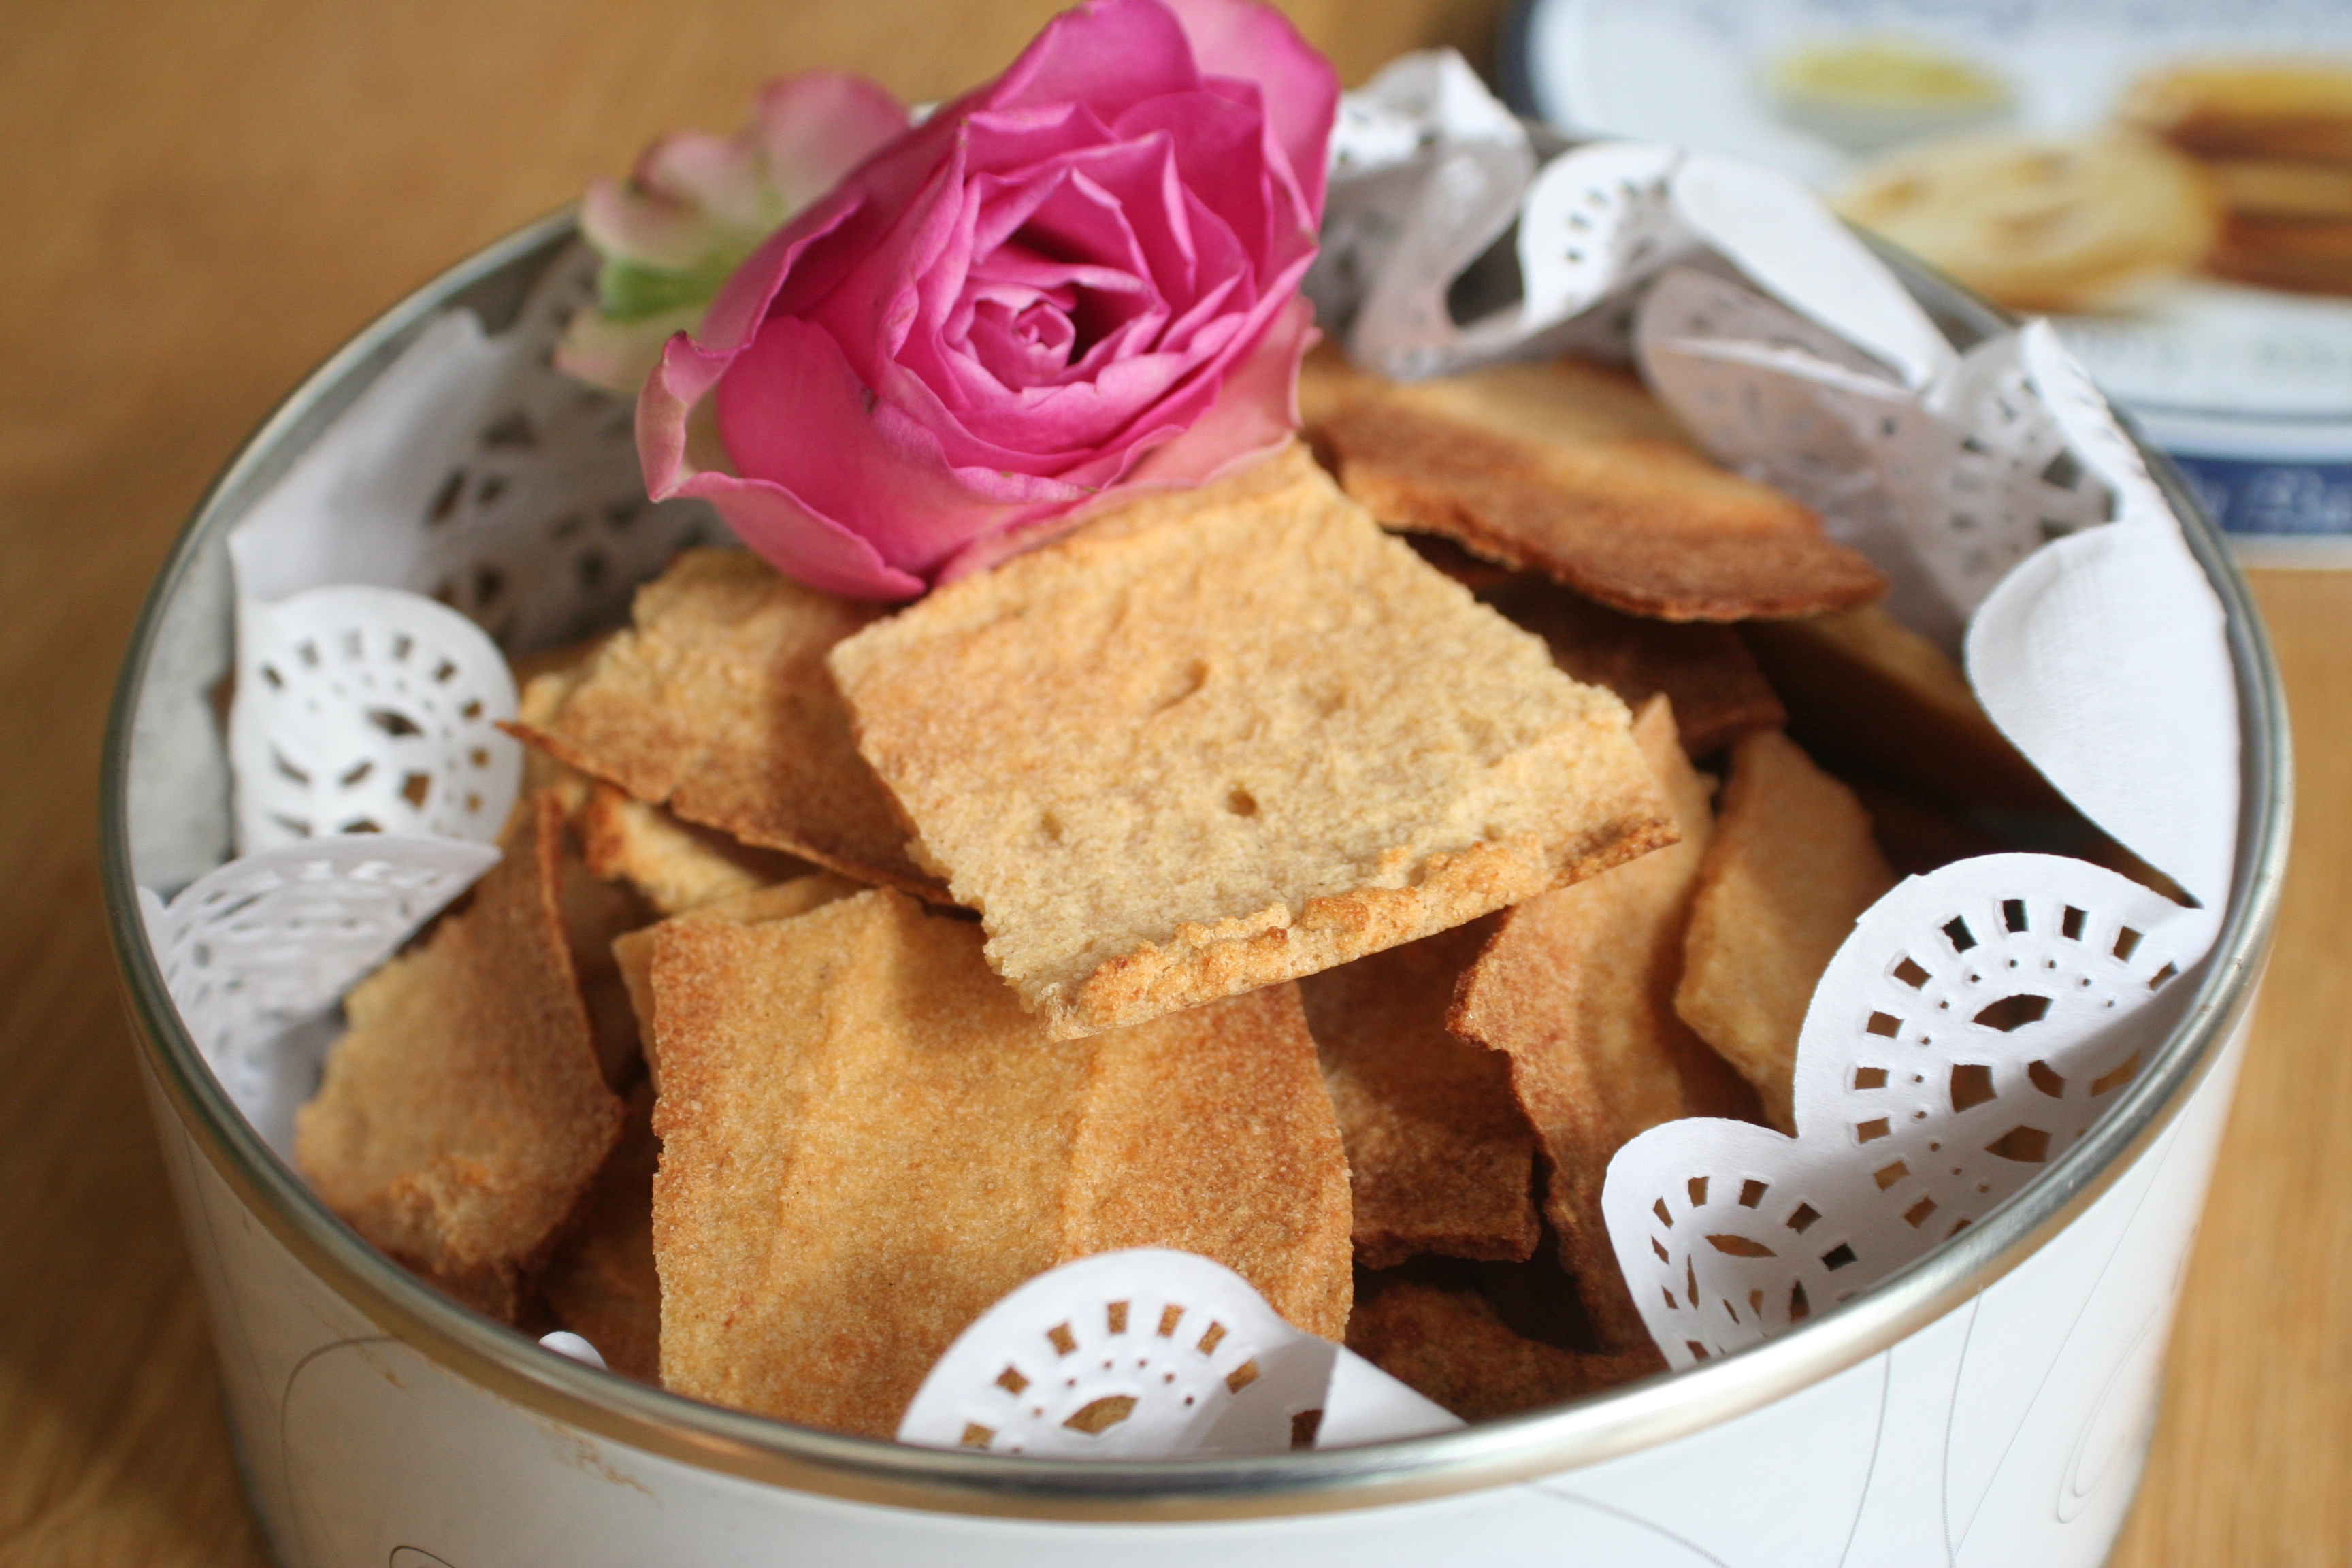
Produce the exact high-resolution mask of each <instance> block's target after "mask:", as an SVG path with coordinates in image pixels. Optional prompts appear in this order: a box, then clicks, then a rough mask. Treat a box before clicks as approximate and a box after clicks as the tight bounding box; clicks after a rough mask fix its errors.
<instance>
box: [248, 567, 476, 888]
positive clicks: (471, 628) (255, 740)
mask: <svg viewBox="0 0 2352 1568" xmlns="http://www.w3.org/2000/svg"><path fill="white" fill-rule="evenodd" d="M514 714H515V685H514V678H513V676H512V674H511V673H510V672H509V670H508V668H507V663H506V660H505V659H504V658H501V657H500V656H499V650H498V648H497V647H496V646H495V645H494V644H492V643H491V641H490V640H489V638H488V637H487V636H485V635H484V634H483V632H482V631H481V629H480V628H479V627H478V626H475V625H474V623H473V622H471V621H469V620H467V618H466V617H465V616H461V615H459V614H457V612H456V611H454V610H449V609H445V608H443V607H442V606H441V605H436V604H435V603H434V602H433V601H431V600H430V599H425V598H420V597H418V596H417V595H414V594H406V593H403V592H401V591H399V590H397V589H393V588H370V587H341V588H314V589H311V590H310V591H309V592H308V593H303V594H297V595H294V596H293V597H292V598H289V599H284V600H281V601H279V602H278V603H277V604H271V605H265V604H259V603H256V602H254V601H251V600H247V601H246V602H245V603H243V604H241V605H239V606H238V608H237V681H236V701H235V705H234V707H233V708H232V710H231V712H230V719H229V764H230V767H231V769H232V771H233V773H234V777H235V781H236V783H235V790H236V834H237V845H238V847H239V848H240V849H241V850H244V851H246V852H247V853H250V852H252V851H254V850H257V849H266V848H272V847H278V846H280V845H285V844H291V843H297V842H299V841H300V840H302V839H304V838H310V837H322V836H325V835H329V834H336V833H392V834H402V835H419V834H423V835H432V836H436V837H444V838H465V839H471V840H474V841H476V842H478V843H487V842H488V841H489V840H490V839H492V838H494V837H497V836H498V832H499V826H500V825H502V824H503V823H504V822H505V821H506V818H507V814H508V812H509V809H510V808H511V807H512V806H513V805H514V799H515V792H516V789H517V787H518V786H519V784H520V780H521V776H522V750H521V747H520V745H519V744H518V743H517V742H515V741H514V740H512V739H511V738H510V737H509V736H508V735H506V734H505V733H503V732H502V731H500V730H499V728H498V725H499V721H501V720H507V719H511V718H513V717H514Z"/></svg>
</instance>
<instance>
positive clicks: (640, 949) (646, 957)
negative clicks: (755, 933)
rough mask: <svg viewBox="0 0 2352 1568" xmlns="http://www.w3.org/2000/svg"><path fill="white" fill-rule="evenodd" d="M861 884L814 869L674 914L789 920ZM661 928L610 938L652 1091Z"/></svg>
mask: <svg viewBox="0 0 2352 1568" xmlns="http://www.w3.org/2000/svg"><path fill="white" fill-rule="evenodd" d="M864 887H865V885H864V884H863V883H859V882H853V881H851V880H850V879H848V878H846V877H844V876H841V875H840V874H838V873H836V872H833V871H817V872H814V873H812V874H811V875H809V876H806V877H795V878H793V879H792V880H791V881H789V882H777V883H775V884H773V885H772V886H769V887H764V888H752V889H748V890H746V891H743V892H740V893H730V894H728V895H726V896H725V897H723V898H719V899H714V900H711V901H710V902H709V903H707V904H702V905H698V906H697V907H696V908H694V909H692V910H688V911H687V913H686V914H684V915H679V916H675V917H673V918H674V919H678V920H685V919H689V918H690V919H694V920H705V921H729V922H730V923H731V924H734V925H760V924H762V923H764V922H766V921H787V920H790V919H792V918H793V916H794V915H804V914H806V913H808V912H809V910H813V909H815V908H817V907H818V906H819V905H821V904H829V903H831V902H833V901H834V900H835V899H845V898H847V897H849V895H850V894H852V893H856V892H862V891H863V890H864ZM660 930H661V926H660V924H654V925H647V926H644V927H641V928H639V929H638V930H636V931H629V932H627V933H625V935H622V936H620V937H617V938H615V939H614V942H613V963H614V967H615V968H616V969H617V970H619V972H620V976H621V982H622V984H623V985H624V986H625V989H626V991H627V993H628V1000H629V1007H630V1010H631V1012H632V1014H633V1016H635V1020H636V1026H637V1036H638V1038H640V1039H641V1040H643V1041H644V1042H645V1058H646V1077H647V1078H649V1079H652V1081H653V1084H654V1087H655V1088H656V1089H658V1088H660V1087H661V1062H660V1060H659V1059H658V1058H656V1056H655V1054H654V1041H655V1038H656V1037H655V1033H654V943H655V941H656V938H657V937H658V935H659V932H660Z"/></svg>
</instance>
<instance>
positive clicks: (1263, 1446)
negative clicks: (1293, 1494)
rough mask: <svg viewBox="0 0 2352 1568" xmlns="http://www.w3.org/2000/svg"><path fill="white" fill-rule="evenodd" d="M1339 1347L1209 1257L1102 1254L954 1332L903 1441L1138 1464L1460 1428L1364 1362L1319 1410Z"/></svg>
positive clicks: (1053, 1274) (1144, 1250) (902, 1431)
mask: <svg viewBox="0 0 2352 1568" xmlns="http://www.w3.org/2000/svg"><path fill="white" fill-rule="evenodd" d="M1348 1354H1349V1352H1346V1351H1345V1350H1343V1349H1341V1348H1340V1347H1339V1346H1338V1345H1336V1344H1333V1343H1332V1342H1330V1341H1328V1340H1325V1339H1320V1338H1318V1337H1317V1336H1315V1335H1313V1334H1309V1333H1305V1332H1303V1331H1300V1330H1298V1329H1296V1328H1293V1327H1292V1326H1291V1325H1290V1324H1288V1323H1286V1322H1285V1321H1283V1320H1282V1319H1281V1317H1280V1316H1278V1315H1277V1314H1276V1312H1275V1310H1274V1309H1273V1308H1271V1307H1269V1306H1267V1305H1266V1302H1265V1298H1264V1297H1263V1296H1260V1295H1259V1294H1258V1293H1257V1292H1256V1290H1255V1289H1252V1288H1251V1286H1250V1284H1249V1282H1248V1281H1247V1280H1245V1279H1242V1278H1241V1276H1239V1275H1238V1274H1235V1273H1234V1272H1233V1271H1232V1270H1231V1269H1229V1268H1224V1267H1223V1265H1222V1264H1218V1263H1215V1262H1213V1261H1212V1260H1211V1259H1209V1258H1202V1257H1199V1256H1197V1255H1195V1254H1192V1253H1188V1252H1177V1251H1171V1250H1169V1249H1167V1248H1162V1247H1135V1248H1130V1249H1128V1250H1126V1251H1121V1252H1108V1253H1102V1254H1099V1255H1097V1256H1096V1257H1093V1258H1081V1259H1079V1260H1078V1261H1076V1262H1075V1263H1067V1264H1064V1265H1063V1266H1062V1267H1060V1268H1055V1269H1051V1270H1048V1271H1047V1272H1045V1273H1044V1274H1041V1275H1039V1276H1037V1277H1036V1278H1035V1279H1032V1280H1030V1281H1028V1282H1027V1283H1026V1284H1024V1285H1023V1286H1022V1287H1021V1288H1020V1289H1016V1290H1014V1291H1013V1292H1012V1293H1011V1294H1010V1295H1008V1296H1006V1297H1005V1298H1004V1299H1003V1300H1001V1301H999V1302H998V1303H997V1304H996V1305H995V1306H993V1307H992V1308H990V1309H989V1310H988V1311H987V1312H986V1313H984V1314H982V1317H981V1319H980V1320H979V1321H977V1322H975V1323H973V1324H972V1325H971V1328H969V1329H967V1330H965V1331H964V1332H963V1334H962V1335H961V1337H960V1338H958V1339H957V1341H956V1342H955V1343H954V1344H953V1345H951V1346H950V1347H949V1349H948V1352H947V1353H946V1354H945V1355H943V1356H941V1357H940V1360H939V1363H937V1364H936V1365H935V1366H934V1367H933V1368H932V1369H931V1373H930V1375H929V1377H928V1378H926V1379H925V1380H924V1382H923V1386H922V1387H921V1389H920V1390H919V1391H918V1392H917V1394H916V1395H915V1398H914V1400H913V1402H912V1403H911V1404H910V1405H908V1408H907V1415H906V1419H905V1420H904V1422H902V1423H901V1424H900V1426H899V1428H898V1440H899V1441H900V1442H902V1443H917V1444H921V1445H923V1446H925V1447H940V1448H954V1447H963V1448H977V1449H983V1450H985V1451H987V1452H990V1453H997V1454H1024V1455H1027V1456H1030V1457H1032V1458H1103V1459H1108V1458H1128V1459H1140V1458H1176V1457H1181V1456H1198V1457H1211V1456H1217V1455H1232V1456H1244V1455H1251V1454H1275V1453H1281V1452H1283V1451H1285V1450H1286V1449H1289V1448H1302V1447H1314V1446H1317V1445H1318V1442H1323V1443H1331V1442H1339V1441H1344V1442H1355V1443H1362V1442H1373V1441H1377V1440H1379V1439H1380V1438H1381V1437H1391V1436H1412V1435H1416V1434H1419V1433H1423V1432H1433V1431H1443V1430H1445V1429H1447V1428H1448V1427H1451V1426H1459V1425H1460V1423H1459V1422H1458V1421H1456V1420H1455V1419H1454V1417H1453V1416H1452V1415H1448V1414H1447V1413H1446V1412H1444V1410H1442V1409H1439V1408H1438V1407H1437V1406H1436V1405H1432V1404H1430V1403H1429V1402H1428V1401H1427V1400H1425V1399H1423V1398H1422V1397H1421V1396H1420V1395H1419V1394H1414V1393H1413V1392H1412V1390H1411V1389H1408V1388H1406V1387H1404V1385H1403V1384H1399V1383H1397V1382H1396V1381H1395V1380H1394V1379H1392V1378H1390V1377H1389V1376H1388V1375H1387V1374H1386V1373H1381V1372H1380V1371H1379V1369H1377V1368H1375V1367H1371V1366H1370V1365H1369V1364H1365V1365H1361V1366H1356V1367H1351V1368H1350V1369H1349V1371H1350V1374H1351V1375H1350V1376H1349V1378H1348V1379H1346V1380H1345V1383H1344V1384H1342V1385H1341V1389H1343V1390H1344V1396H1345V1397H1346V1399H1347V1401H1348V1403H1349V1408H1346V1409H1328V1410H1327V1405H1328V1404H1329V1403H1330V1402H1331V1399H1332V1396H1333V1394H1335V1393H1337V1392H1340V1391H1341V1389H1335V1387H1334V1384H1333V1377H1332V1373H1333V1370H1334V1367H1335V1365H1336V1364H1337V1363H1338V1361H1339V1358H1340V1357H1343V1356H1347V1355H1348ZM1350 1359H1351V1360H1354V1359H1356V1358H1350ZM1327 1427H1328V1434H1327V1432H1326V1428H1327Z"/></svg>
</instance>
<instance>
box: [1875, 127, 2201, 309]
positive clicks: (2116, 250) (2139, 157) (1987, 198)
mask: <svg viewBox="0 0 2352 1568" xmlns="http://www.w3.org/2000/svg"><path fill="white" fill-rule="evenodd" d="M1837 208H1838V211H1839V212H1840V213H1842V214H1843V216H1846V217H1849V218H1852V219H1853V221H1854V222H1855V223H1858V224H1860V225H1862V226H1864V228H1868V229H1873V230H1875V231H1876V232H1877V233H1879V234H1882V235H1885V237H1887V238H1889V239H1891V240H1893V241H1894V242H1895V244H1897V245H1899V246H1901V247H1903V248H1905V249H1906V250H1908V251H1911V252H1913V253H1914V254H1916V255H1917V256H1919V257H1921V258H1924V259H1926V260H1927V261H1929V262H1932V263H1933V264H1934V265H1936V266H1937V267H1939V268H1942V269H1943V270H1945V271H1947V272H1948V273H1950V274H1951V275H1952V276H1953V277H1955V278H1957V279H1959V280H1960V281H1961V282H1963V283H1966V284H1968V285H1969V287H1970V288H1973V289H1979V290H1981V291H1982V292H1983V293H1985V294H1987V295H1990V297H1991V298H1992V299H1993V300H1996V301H1998V302H1999V303H2000V304H2003V305H2006V306H2008V307H2009V308H2010V309H2011V310H2057V311H2063V310H2098V309H2100V308H2102V307H2105V306H2109V305H2114V304H2116V303H2118V302H2120V301H2122V300H2126V298H2128V297H2129V296H2130V295H2131V294H2133V293H2135V292H2136V291H2137V290H2139V289H2143V288H2145V287H2146V286H2147V285H2148V284H2150V283H2153V282H2155V281H2157V280H2158V279H2164V278H2173V277H2179V276H2180V275H2181V274H2183V273H2186V272H2187V271H2189V269H2190V268H2193V267H2195V266H2196V265H2197V263H2198V262H2199V260H2200V259H2201V258H2203V256H2204V255H2205V252H2206V250H2207V249H2208V248H2209V247H2211V245H2212V243H2213V237H2214V234H2215V230H2216V226H2217V223H2218V221H2219V205H2218V204H2217V203H2216V201H2215V199H2214V195H2213V192H2212V190H2211V189H2210V187H2209V186H2208V184H2206V182H2205V179H2204V176H2203V175H2202V174H2200V172H2199V170H2198V168H2197V165H2196V163H2194V162H2192V161H2191V160H2189V158H2186V157H2184V156H2182V155H2181V154H2180V153H2177V152H2175V151H2173V150H2172V149H2171V148H2169V147H2167V146H2165V145H2164V144H2163V143H2162V142H2158V141H2156V140H2154V139H2153V138H2150V137H2145V136H2137V135H2132V134H2129V133H2127V132H2109V133H2106V134H2103V135H2099V136H2094V137H2089V138H2086V139H2084V140H2081V141H2059V140H2053V139H2051V138H2047V137H2027V136H2020V135H2016V134H2014V133H2011V132H1991V133H1979V134H1973V135H1967V136H1959V137H1954V138H1950V139H1948V140H1945V141H1939V142H1929V143H1927V144H1926V145H1924V146H1919V147H1914V148H1910V149H1907V150H1906V151H1903V152H1900V153H1895V154H1894V155H1892V156H1891V157H1889V158H1887V159H1885V161H1884V162H1882V163H1875V164H1873V165H1872V166H1871V167H1870V168H1868V169H1866V170H1864V172H1863V174H1862V175H1861V177H1860V178H1859V179H1858V180H1857V181H1856V182H1855V183H1854V184H1853V187H1852V188H1851V189H1849V190H1848V191H1847V192H1846V193H1845V194H1844V195H1843V196H1841V197H1840V198H1839V200H1838V202H1837Z"/></svg>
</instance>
